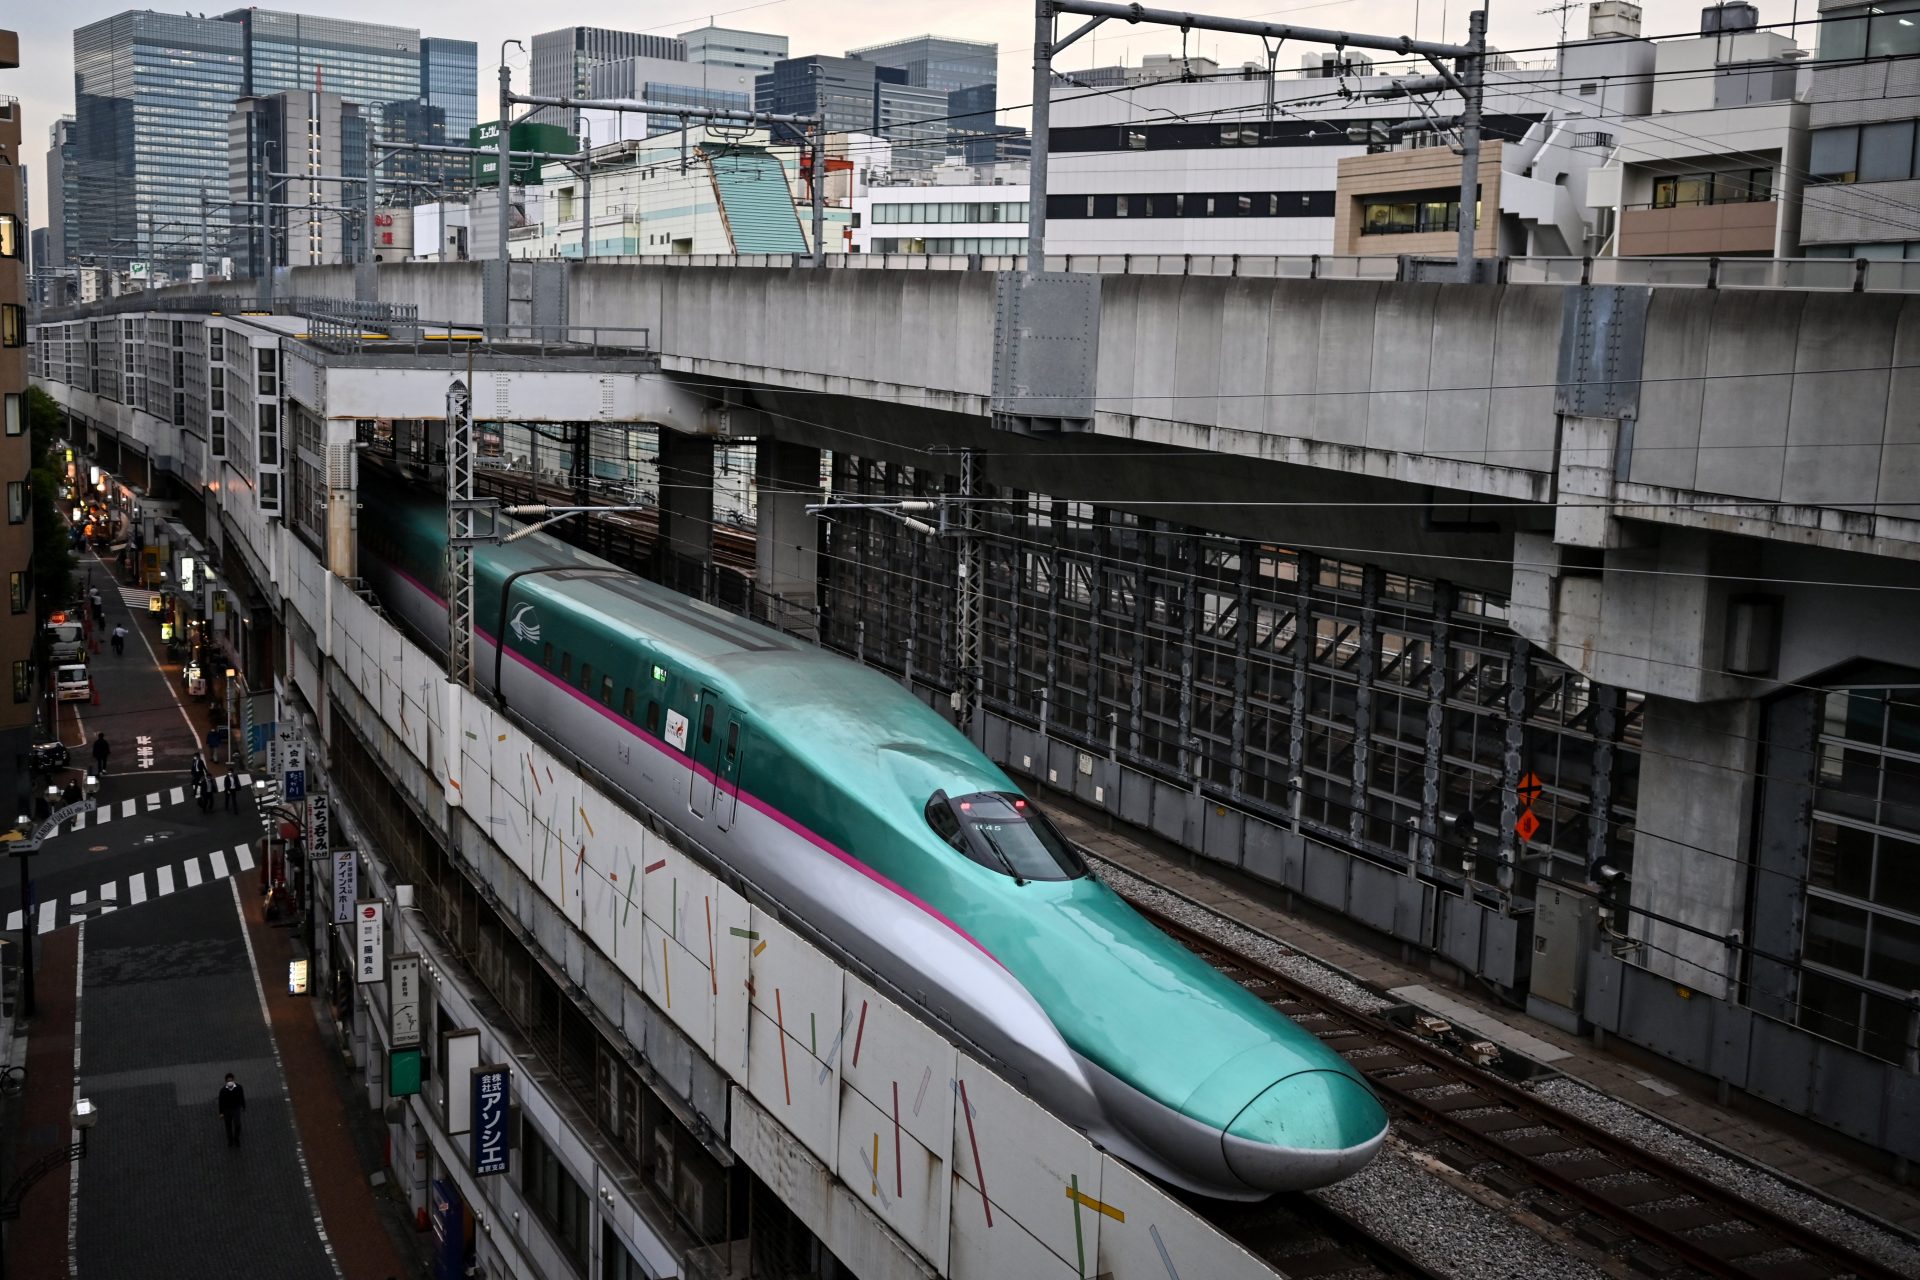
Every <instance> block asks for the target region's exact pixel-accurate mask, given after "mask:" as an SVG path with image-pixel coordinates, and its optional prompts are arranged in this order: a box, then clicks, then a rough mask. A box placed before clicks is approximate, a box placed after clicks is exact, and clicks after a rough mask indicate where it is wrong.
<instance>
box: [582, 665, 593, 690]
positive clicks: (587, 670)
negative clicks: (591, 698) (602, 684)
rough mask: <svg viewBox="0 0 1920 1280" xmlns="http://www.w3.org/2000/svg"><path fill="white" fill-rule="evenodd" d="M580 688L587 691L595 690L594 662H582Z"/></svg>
mask: <svg viewBox="0 0 1920 1280" xmlns="http://www.w3.org/2000/svg"><path fill="white" fill-rule="evenodd" d="M580 688H581V691H582V692H585V693H592V692H593V664H592V663H591V662H583V663H581V664H580Z"/></svg>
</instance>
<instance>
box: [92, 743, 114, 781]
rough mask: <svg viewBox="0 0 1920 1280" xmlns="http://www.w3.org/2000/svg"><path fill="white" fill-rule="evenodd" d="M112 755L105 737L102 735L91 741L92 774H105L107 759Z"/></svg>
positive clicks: (110, 747)
mask: <svg viewBox="0 0 1920 1280" xmlns="http://www.w3.org/2000/svg"><path fill="white" fill-rule="evenodd" d="M112 754H113V747H112V745H111V744H109V743H108V742H107V735H106V734H104V733H103V734H101V735H99V736H98V737H96V738H95V739H94V740H93V764H94V772H96V773H105V772H106V771H107V757H108V756H110V755H112Z"/></svg>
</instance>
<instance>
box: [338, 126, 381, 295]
mask: <svg viewBox="0 0 1920 1280" xmlns="http://www.w3.org/2000/svg"><path fill="white" fill-rule="evenodd" d="M366 156H367V180H366V182H365V183H364V184H363V185H364V186H365V187H366V193H367V199H366V212H365V213H364V214H363V215H361V216H362V220H363V222H364V223H365V225H364V226H363V227H362V228H361V231H360V246H361V254H360V261H362V262H364V263H367V264H369V265H371V264H372V262H373V239H374V237H373V197H374V194H375V192H376V191H377V190H378V189H379V184H377V183H376V182H374V180H373V121H372V120H371V119H369V120H368V121H367V151H366ZM340 167H341V168H343V169H344V168H346V166H345V165H341V166H340ZM340 194H342V195H345V194H346V193H345V192H344V191H343V192H341V193H340Z"/></svg>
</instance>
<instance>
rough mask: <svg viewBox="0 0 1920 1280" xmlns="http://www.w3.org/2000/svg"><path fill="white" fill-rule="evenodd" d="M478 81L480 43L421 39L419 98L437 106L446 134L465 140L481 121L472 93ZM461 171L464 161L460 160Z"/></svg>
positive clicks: (433, 38)
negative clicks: (445, 127)
mask: <svg viewBox="0 0 1920 1280" xmlns="http://www.w3.org/2000/svg"><path fill="white" fill-rule="evenodd" d="M479 82H480V46H479V45H477V44H475V43H474V42H473V41H471V40H443V39H441V38H439V37H438V36H427V37H425V38H424V39H422V40H421V41H420V98H421V100H422V101H424V102H425V103H426V104H427V105H428V106H430V107H438V108H440V112H441V115H442V118H443V119H444V120H445V121H446V126H447V136H448V137H449V138H458V139H462V140H464V139H465V138H466V136H467V133H468V131H469V130H471V129H472V128H473V126H474V125H476V124H478V123H480V117H479V115H478V114H477V112H478V107H479V104H478V103H477V102H476V101H475V100H474V94H475V91H476V89H477V88H478V85H479ZM461 168H462V170H463V171H464V169H465V168H466V165H465V163H464V162H462V164H461Z"/></svg>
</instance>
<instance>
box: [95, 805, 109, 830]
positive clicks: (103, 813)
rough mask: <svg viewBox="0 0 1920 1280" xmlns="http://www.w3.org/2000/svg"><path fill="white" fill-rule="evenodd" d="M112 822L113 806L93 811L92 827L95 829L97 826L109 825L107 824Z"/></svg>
mask: <svg viewBox="0 0 1920 1280" xmlns="http://www.w3.org/2000/svg"><path fill="white" fill-rule="evenodd" d="M112 821H113V806H112V805H108V806H107V807H106V808H104V809H95V810H94V811H93V825H94V826H96V827H98V826H101V825H103V824H105V823H109V822H112Z"/></svg>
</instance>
